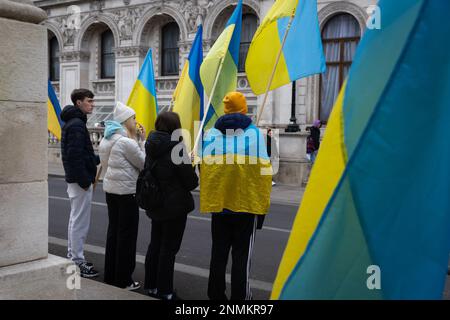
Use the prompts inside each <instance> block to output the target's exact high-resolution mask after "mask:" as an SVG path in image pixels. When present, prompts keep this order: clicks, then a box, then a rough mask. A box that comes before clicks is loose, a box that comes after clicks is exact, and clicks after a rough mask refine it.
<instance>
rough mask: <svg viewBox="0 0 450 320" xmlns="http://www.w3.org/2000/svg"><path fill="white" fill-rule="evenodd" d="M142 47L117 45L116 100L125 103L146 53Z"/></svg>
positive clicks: (145, 49) (146, 49)
mask: <svg viewBox="0 0 450 320" xmlns="http://www.w3.org/2000/svg"><path fill="white" fill-rule="evenodd" d="M147 51H148V48H144V47H133V46H130V47H119V48H116V49H115V52H116V85H115V87H116V90H115V91H116V97H115V99H116V101H121V102H123V103H127V100H128V97H129V96H130V93H131V90H133V86H134V83H135V82H136V79H137V77H138V74H139V70H140V67H141V65H142V63H143V61H144V58H145V55H146V54H147Z"/></svg>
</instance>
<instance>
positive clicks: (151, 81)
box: [127, 49, 158, 135]
mask: <svg viewBox="0 0 450 320" xmlns="http://www.w3.org/2000/svg"><path fill="white" fill-rule="evenodd" d="M127 105H128V106H130V107H131V108H133V109H134V111H136V121H137V123H139V124H140V125H142V126H143V127H144V128H145V131H146V134H147V135H148V134H149V133H150V131H151V130H153V129H155V121H156V116H157V114H158V102H157V99H156V86H155V76H154V72H153V61H152V50H151V49H150V50H148V52H147V56H146V57H145V59H144V64H143V65H142V68H141V70H140V72H139V76H138V78H137V80H136V82H135V84H134V87H133V90H132V91H131V94H130V97H129V98H128V102H127Z"/></svg>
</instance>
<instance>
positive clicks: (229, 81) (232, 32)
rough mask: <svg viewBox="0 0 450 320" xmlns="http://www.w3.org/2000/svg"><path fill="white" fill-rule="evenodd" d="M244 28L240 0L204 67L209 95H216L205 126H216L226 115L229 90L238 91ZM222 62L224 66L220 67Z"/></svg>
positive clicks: (202, 70)
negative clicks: (240, 48) (226, 100)
mask: <svg viewBox="0 0 450 320" xmlns="http://www.w3.org/2000/svg"><path fill="white" fill-rule="evenodd" d="M241 27H242V0H239V2H238V4H237V7H236V9H234V12H233V14H232V16H231V17H230V19H229V20H228V23H227V24H226V26H225V30H223V32H222V33H221V34H220V36H219V38H218V39H217V40H216V42H215V43H214V45H213V46H212V48H211V50H209V52H208V54H207V56H206V57H205V60H204V61H203V63H202V66H201V68H200V77H201V80H202V83H203V86H204V88H205V92H206V95H207V96H208V97H210V98H211V94H212V98H211V105H210V107H209V108H208V106H206V107H207V108H208V112H207V114H206V120H205V125H204V129H209V128H211V127H213V126H214V123H215V122H216V120H217V119H218V118H219V117H220V116H222V115H223V114H224V111H223V98H224V97H225V95H226V94H227V93H228V92H232V91H235V90H236V86H237V72H238V64H239V47H240V43H241ZM222 63H223V66H222V69H221V70H220V65H221V64H222ZM219 71H220V73H219ZM216 77H218V80H217V85H216V88H215V90H214V92H212V90H213V86H214V83H215V80H216Z"/></svg>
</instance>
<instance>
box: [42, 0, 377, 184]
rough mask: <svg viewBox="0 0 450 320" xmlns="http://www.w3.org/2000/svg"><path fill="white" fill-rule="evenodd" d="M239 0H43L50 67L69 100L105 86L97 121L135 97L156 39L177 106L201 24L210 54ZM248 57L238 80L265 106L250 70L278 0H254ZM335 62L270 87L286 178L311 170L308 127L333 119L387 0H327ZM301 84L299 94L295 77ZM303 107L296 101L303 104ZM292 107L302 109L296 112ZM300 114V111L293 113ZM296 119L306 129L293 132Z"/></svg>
mask: <svg viewBox="0 0 450 320" xmlns="http://www.w3.org/2000/svg"><path fill="white" fill-rule="evenodd" d="M236 2H237V1H236V0H187V1H184V0H93V1H87V0H40V1H34V3H35V5H37V6H38V7H40V8H42V9H44V10H45V11H46V12H47V15H48V19H47V20H46V21H45V22H43V23H42V24H43V25H45V26H46V27H47V28H48V46H49V77H50V79H51V81H52V84H53V86H54V88H55V91H56V93H57V95H58V97H59V99H60V102H61V105H62V106H63V105H66V104H70V103H71V102H70V92H71V91H72V90H73V89H74V88H78V87H85V88H89V89H91V90H92V91H93V92H94V93H95V95H96V105H97V108H96V110H95V113H94V114H93V115H92V116H91V117H90V119H89V122H88V125H89V126H90V127H94V126H95V124H96V123H98V122H100V121H103V120H107V119H109V118H111V117H112V110H113V106H114V104H115V101H117V100H120V101H124V102H126V100H127V98H128V95H129V94H130V92H131V89H132V87H133V84H134V82H135V80H136V78H137V75H138V72H139V69H140V66H141V65H142V63H143V60H144V57H145V55H146V53H147V51H148V49H149V48H152V49H153V61H154V64H155V66H154V67H155V77H156V83H157V96H158V104H159V107H160V109H165V108H167V107H168V106H169V104H170V100H171V96H172V92H173V90H174V89H175V86H176V84H177V81H178V78H179V73H180V72H181V70H182V68H183V65H184V61H185V59H186V58H187V56H188V54H189V50H190V48H191V44H192V42H193V40H194V36H195V33H196V31H197V26H198V25H199V24H200V23H202V24H203V27H204V34H203V39H204V41H203V46H204V52H205V55H206V53H207V52H208V50H209V48H210V47H211V46H212V44H213V43H214V41H215V39H216V38H217V37H218V35H219V34H220V33H221V31H222V30H223V28H224V26H225V24H226V21H227V20H228V18H229V17H230V15H231V13H232V11H233V9H234V6H235V5H236ZM243 2H244V10H243V30H242V39H241V52H240V57H241V60H242V61H241V63H242V65H241V66H240V71H241V72H240V73H239V76H238V83H237V89H238V90H239V91H241V92H243V93H244V94H245V95H246V97H247V99H248V102H249V114H250V115H251V116H255V115H256V112H257V108H258V105H260V104H261V101H262V96H260V97H256V96H255V95H253V94H252V92H251V89H250V87H249V85H248V81H247V78H246V75H245V72H244V70H243V65H244V64H243V60H244V58H245V55H246V51H247V49H248V45H249V42H250V41H251V38H252V36H253V33H254V32H255V31H256V28H257V26H258V24H259V23H260V21H261V20H262V19H263V18H264V16H265V14H266V13H267V11H268V10H269V9H270V7H271V6H272V4H273V3H274V1H273V0H244V1H243ZM317 2H318V15H319V23H320V28H321V31H322V36H323V42H324V50H325V54H326V58H327V66H328V71H327V73H326V74H324V75H322V76H319V75H317V76H311V77H308V78H305V79H301V80H298V81H296V82H295V84H294V85H287V86H285V87H282V88H280V89H277V90H275V91H273V92H272V93H270V95H269V100H268V101H269V103H268V105H267V106H266V108H265V110H264V113H263V116H262V121H261V123H260V124H261V126H264V127H272V128H279V129H280V131H279V136H278V140H277V141H278V143H277V146H278V148H279V150H278V152H277V154H278V155H279V158H280V162H279V170H278V175H277V176H276V180H278V181H280V182H283V183H287V184H300V183H301V182H302V181H303V180H304V179H305V177H306V176H307V170H308V166H307V160H306V154H305V151H306V143H305V141H306V139H305V137H306V135H307V133H306V132H305V128H306V127H307V126H308V125H310V124H311V123H312V122H313V121H314V120H315V119H319V118H320V119H321V120H322V121H324V122H325V123H326V120H327V117H328V115H329V112H330V110H331V107H332V105H333V102H334V99H335V98H336V95H337V92H338V91H339V88H340V86H341V85H342V82H343V80H344V79H345V76H346V74H347V72H348V69H349V67H350V65H351V61H352V59H353V55H354V52H355V50H356V47H357V44H358V42H359V39H360V38H361V36H362V35H363V33H364V31H365V28H366V21H367V19H368V13H367V11H366V10H367V8H368V7H369V6H371V5H374V4H376V3H377V0H318V1H317ZM294 86H295V91H294V92H295V94H294V95H293V87H294ZM292 105H294V106H295V110H293V109H294V108H293V106H292ZM291 113H292V114H291ZM292 116H295V117H292ZM294 120H295V122H296V123H297V124H298V125H299V127H300V129H301V131H300V132H294V133H290V132H285V128H286V127H287V126H288V125H289V124H292V123H293V122H294Z"/></svg>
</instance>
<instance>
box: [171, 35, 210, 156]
mask: <svg viewBox="0 0 450 320" xmlns="http://www.w3.org/2000/svg"><path fill="white" fill-rule="evenodd" d="M202 34H203V28H202V26H199V28H198V31H197V35H196V36H195V39H194V42H193V44H192V48H191V52H190V53H189V57H188V59H187V60H186V63H185V65H184V68H183V72H182V73H181V77H180V80H179V81H178V85H177V88H176V89H175V92H174V95H173V100H174V106H173V112H176V113H178V115H179V116H180V120H181V127H182V128H183V129H185V130H187V131H189V132H190V137H185V139H184V141H185V143H186V145H188V144H189V143H191V146H193V145H194V140H195V131H196V130H195V127H194V126H195V122H196V121H197V123H198V122H199V121H201V119H202V118H203V86H202V83H201V80H200V65H201V64H202V61H203V44H202ZM187 138H189V139H187ZM188 141H189V143H188ZM188 149H189V150H190V149H191V147H190V146H188Z"/></svg>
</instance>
